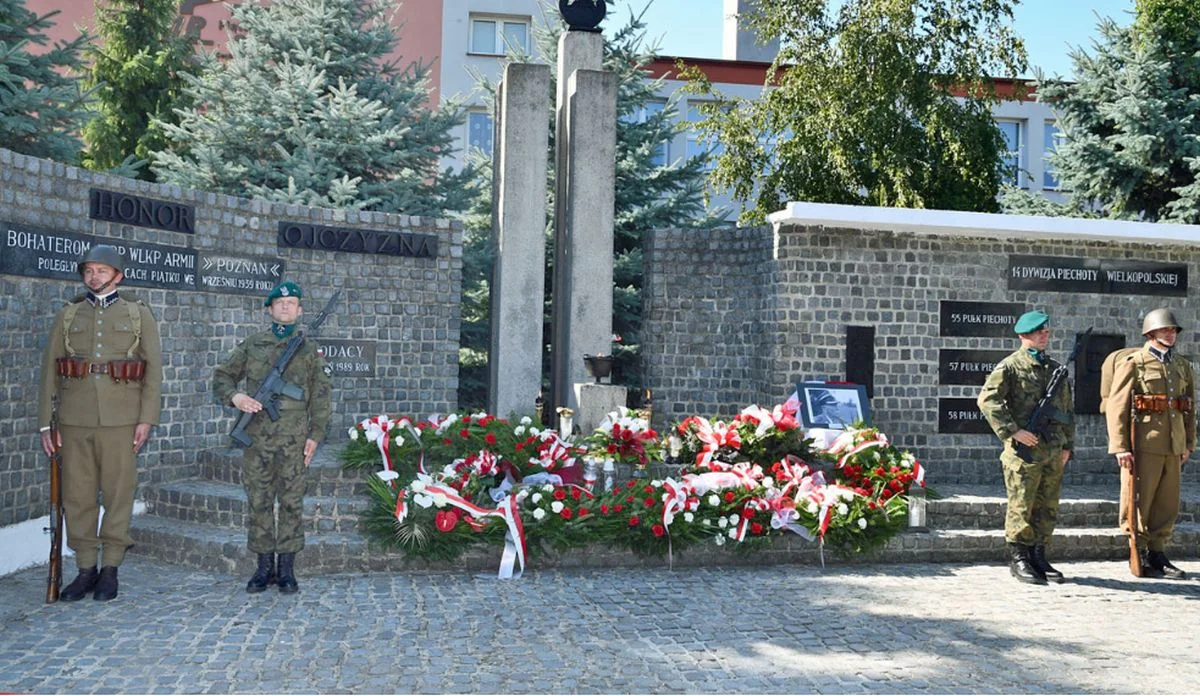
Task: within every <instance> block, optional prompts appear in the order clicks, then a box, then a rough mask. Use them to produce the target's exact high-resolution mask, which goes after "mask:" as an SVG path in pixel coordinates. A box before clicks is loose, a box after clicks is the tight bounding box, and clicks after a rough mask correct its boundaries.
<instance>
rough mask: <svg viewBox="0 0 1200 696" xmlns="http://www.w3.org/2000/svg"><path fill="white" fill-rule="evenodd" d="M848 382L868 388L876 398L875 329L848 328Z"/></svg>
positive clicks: (869, 327)
mask: <svg viewBox="0 0 1200 696" xmlns="http://www.w3.org/2000/svg"><path fill="white" fill-rule="evenodd" d="M846 381H847V382H853V383H855V384H861V385H863V386H864V387H866V388H867V398H871V397H873V396H875V327H874V326H847V327H846Z"/></svg>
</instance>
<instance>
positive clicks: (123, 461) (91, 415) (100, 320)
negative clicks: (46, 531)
mask: <svg viewBox="0 0 1200 696" xmlns="http://www.w3.org/2000/svg"><path fill="white" fill-rule="evenodd" d="M85 298H86V296H80V297H78V298H76V299H75V300H74V301H72V302H71V303H70V304H69V305H67V307H64V308H63V309H62V310H61V311H59V313H58V315H57V316H56V317H55V319H54V326H53V328H51V330H50V337H49V340H47V342H46V350H45V352H44V354H43V359H42V374H41V383H40V399H39V404H38V426H39V428H45V427H47V426H49V425H50V410H51V397H53V395H54V394H55V393H56V392H57V394H58V395H59V402H58V419H59V425H60V431H61V433H62V441H63V447H62V457H63V489H62V490H63V510H64V513H65V518H66V523H67V545H68V546H69V547H70V548H71V549H72V550H74V551H75V559H76V563H77V564H78V566H79V567H80V568H81V569H83V568H90V567H92V566H94V565H96V564H97V560H98V557H99V553H98V551H97V545H102V546H103V548H104V565H106V566H119V565H120V564H121V561H122V560H124V558H125V550H126V549H127V548H129V547H130V546H132V545H133V539H132V538H131V537H130V536H129V522H130V518H131V516H132V513H133V497H134V490H135V488H136V486H137V466H136V460H135V454H134V451H133V431H134V426H136V425H137V424H138V423H148V424H150V425H156V424H157V423H158V418H159V410H160V407H161V394H162V345H161V342H160V339H159V334H158V324H157V323H156V322H155V320H154V315H153V314H152V313H151V312H150V309H149V308H148V307H147V306H146V305H144V304H143V303H141V302H136V301H130V300H128V299H125V298H123V297H119V296H118V297H117V299H116V300H115V301H113V302H111V304H108V305H106V306H105V305H104V303H103V302H96V303H93V302H92V301H90V300H89V299H85ZM71 356H75V357H79V358H83V359H85V360H87V361H88V362H89V364H90V365H94V366H96V367H93V368H91V370H90V371H89V373H88V374H86V375H85V376H81V377H61V378H60V377H59V376H58V372H57V369H56V362H55V361H56V360H57V359H58V358H64V357H71ZM131 358H132V359H140V360H144V361H146V369H145V377H144V378H143V379H142V380H141V381H126V382H117V381H116V380H114V379H113V378H112V377H110V376H109V375H108V374H105V373H103V372H101V370H104V369H107V365H108V364H109V363H110V362H112V361H114V360H125V359H131ZM97 491H100V492H101V493H102V494H103V499H104V523H103V525H101V524H100V523H99V514H100V509H99V505H98V504H97V501H96V492H97ZM97 527H99V529H97Z"/></svg>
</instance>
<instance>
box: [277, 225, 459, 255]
mask: <svg viewBox="0 0 1200 696" xmlns="http://www.w3.org/2000/svg"><path fill="white" fill-rule="evenodd" d="M276 241H277V243H278V244H279V246H281V247H290V248H298V249H317V250H320V251H348V252H350V253H353V254H383V255H386V256H414V257H420V258H430V259H432V258H437V248H438V239H437V237H435V236H434V235H432V234H415V233H410V232H391V231H383V230H360V229H351V228H343V227H325V226H323V225H312V224H309V223H303V222H285V221H280V223H279V234H278V235H277V237H276Z"/></svg>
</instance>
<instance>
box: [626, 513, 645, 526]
mask: <svg viewBox="0 0 1200 696" xmlns="http://www.w3.org/2000/svg"><path fill="white" fill-rule="evenodd" d="M641 522H642V519H641V518H640V517H638V516H637V515H634V516H633V517H630V518H629V526H630V527H636V526H638V525H639V524H641Z"/></svg>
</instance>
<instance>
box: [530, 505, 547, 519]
mask: <svg viewBox="0 0 1200 696" xmlns="http://www.w3.org/2000/svg"><path fill="white" fill-rule="evenodd" d="M545 517H546V511H545V510H543V509H541V508H538V509H536V510H534V511H533V519H535V520H541V519H544V518H545Z"/></svg>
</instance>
